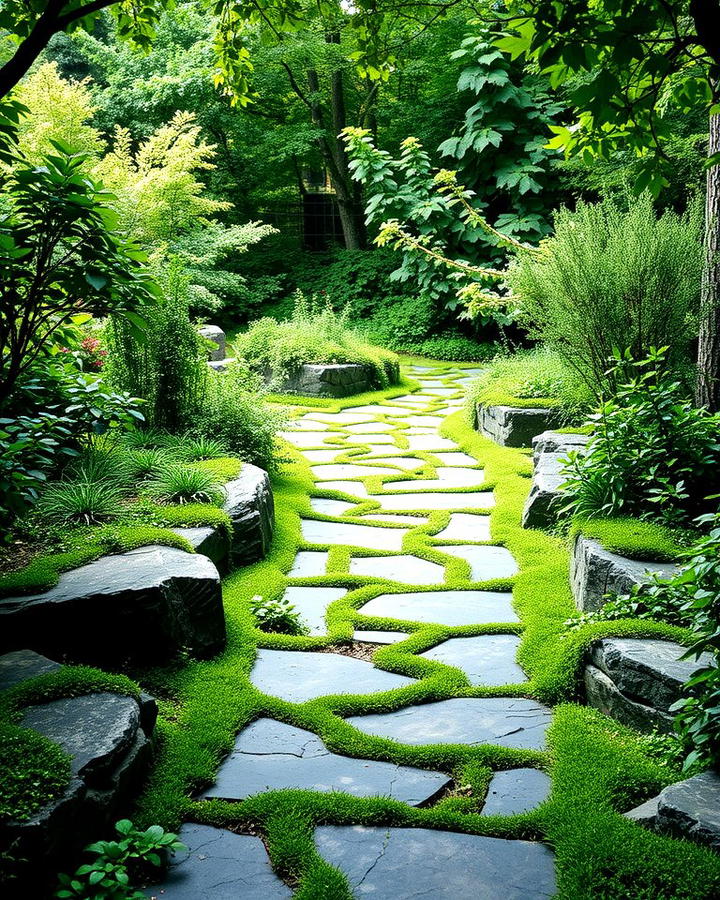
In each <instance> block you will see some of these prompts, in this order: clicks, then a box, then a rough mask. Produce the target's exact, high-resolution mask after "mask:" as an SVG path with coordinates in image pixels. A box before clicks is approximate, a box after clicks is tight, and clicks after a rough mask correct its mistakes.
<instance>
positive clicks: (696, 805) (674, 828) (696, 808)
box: [625, 772, 720, 850]
mask: <svg viewBox="0 0 720 900" xmlns="http://www.w3.org/2000/svg"><path fill="white" fill-rule="evenodd" d="M625 815H626V816H627V818H629V819H632V820H633V821H635V822H637V823H638V824H640V825H644V826H646V827H648V828H652V829H653V830H655V831H659V832H662V833H664V834H669V835H672V836H674V837H683V838H689V839H690V840H694V841H698V842H700V843H702V844H708V845H709V846H710V847H712V848H713V849H715V850H720V775H718V774H717V773H716V772H702V773H701V774H700V775H695V776H693V777H692V778H688V779H686V780H685V781H679V782H678V783H677V784H671V785H670V786H669V787H666V788H665V789H664V790H663V791H661V792H660V793H659V794H658V796H657V797H654V798H653V799H651V800H648V801H646V802H645V803H643V804H641V805H640V806H638V807H636V808H635V809H632V810H630V812H628V813H625Z"/></svg>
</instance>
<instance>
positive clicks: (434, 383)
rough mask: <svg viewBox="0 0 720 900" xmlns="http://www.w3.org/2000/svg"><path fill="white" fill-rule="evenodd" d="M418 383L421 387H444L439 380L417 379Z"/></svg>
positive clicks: (442, 382) (443, 383)
mask: <svg viewBox="0 0 720 900" xmlns="http://www.w3.org/2000/svg"><path fill="white" fill-rule="evenodd" d="M417 380H418V382H419V383H420V384H421V385H422V386H423V387H445V382H444V381H440V379H439V378H418V379H417Z"/></svg>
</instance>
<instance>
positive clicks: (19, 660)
mask: <svg viewBox="0 0 720 900" xmlns="http://www.w3.org/2000/svg"><path fill="white" fill-rule="evenodd" d="M59 668H60V663H57V662H55V661H54V660H52V659H48V658H47V656H41V655H40V654H39V653H35V651H34V650H13V651H12V652H11V653H5V654H4V655H3V656H0V691H6V690H7V689H8V688H11V687H15V685H16V684H22V682H23V681H27V680H28V679H29V678H37V676H38V675H45V674H47V673H48V672H56V671H57V670H58V669H59Z"/></svg>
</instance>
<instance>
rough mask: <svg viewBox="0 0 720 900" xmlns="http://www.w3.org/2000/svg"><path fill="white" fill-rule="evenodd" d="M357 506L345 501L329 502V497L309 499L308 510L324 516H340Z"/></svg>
mask: <svg viewBox="0 0 720 900" xmlns="http://www.w3.org/2000/svg"><path fill="white" fill-rule="evenodd" d="M354 506H357V503H350V502H348V501H347V500H331V499H330V498H329V497H311V498H310V508H311V509H312V510H313V511H314V512H317V513H322V514H323V515H324V516H341V515H342V514H343V513H345V512H347V511H348V510H349V509H352V508H353V507H354Z"/></svg>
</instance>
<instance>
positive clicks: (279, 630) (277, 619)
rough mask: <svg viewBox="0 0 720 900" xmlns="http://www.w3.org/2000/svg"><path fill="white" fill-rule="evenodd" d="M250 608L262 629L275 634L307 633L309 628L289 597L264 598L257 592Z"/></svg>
mask: <svg viewBox="0 0 720 900" xmlns="http://www.w3.org/2000/svg"><path fill="white" fill-rule="evenodd" d="M250 609H251V611H252V614H253V615H254V616H255V619H256V621H257V627H258V628H259V629H260V631H270V632H273V633H275V634H307V633H308V629H307V628H306V626H305V625H304V624H303V622H302V619H301V618H300V613H299V612H298V611H297V609H296V608H295V606H294V605H293V604H292V603H291V602H290V601H289V600H288V599H287V597H279V598H278V599H277V600H263V598H262V597H261V596H260V595H259V594H256V595H255V596H254V597H252V598H251V600H250Z"/></svg>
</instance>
